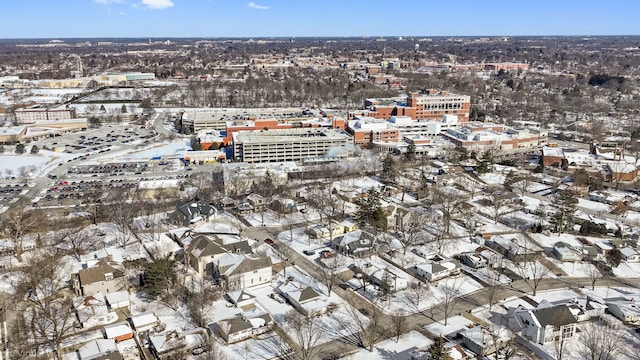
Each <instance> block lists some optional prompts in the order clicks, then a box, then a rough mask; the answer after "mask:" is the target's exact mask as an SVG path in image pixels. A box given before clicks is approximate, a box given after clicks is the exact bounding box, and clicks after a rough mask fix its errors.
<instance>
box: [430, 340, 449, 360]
mask: <svg viewBox="0 0 640 360" xmlns="http://www.w3.org/2000/svg"><path fill="white" fill-rule="evenodd" d="M444 344H445V341H444V338H442V336H440V337H438V338H437V339H436V340H435V341H434V342H433V344H431V346H429V350H428V351H429V360H444V359H445V358H446V357H447V351H446V349H445V347H444Z"/></svg>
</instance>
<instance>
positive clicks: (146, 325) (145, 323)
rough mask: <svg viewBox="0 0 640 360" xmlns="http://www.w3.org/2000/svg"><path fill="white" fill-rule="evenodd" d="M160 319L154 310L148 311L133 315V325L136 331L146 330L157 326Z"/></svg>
mask: <svg viewBox="0 0 640 360" xmlns="http://www.w3.org/2000/svg"><path fill="white" fill-rule="evenodd" d="M159 322H160V320H159V319H158V317H157V316H156V314H154V313H153V312H146V313H142V314H138V315H133V316H131V325H133V328H134V329H136V331H138V332H140V331H146V330H149V329H152V328H153V327H154V326H156V325H157V324H158V323H159Z"/></svg>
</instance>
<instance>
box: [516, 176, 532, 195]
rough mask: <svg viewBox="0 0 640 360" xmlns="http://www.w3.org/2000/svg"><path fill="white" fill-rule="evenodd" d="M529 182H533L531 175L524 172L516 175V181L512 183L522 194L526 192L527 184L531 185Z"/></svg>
mask: <svg viewBox="0 0 640 360" xmlns="http://www.w3.org/2000/svg"><path fill="white" fill-rule="evenodd" d="M531 183H533V177H532V176H531V174H529V173H526V174H523V175H520V176H518V181H517V182H516V183H515V184H514V185H515V189H516V190H518V191H519V192H520V195H521V196H524V194H526V192H527V189H529V186H531Z"/></svg>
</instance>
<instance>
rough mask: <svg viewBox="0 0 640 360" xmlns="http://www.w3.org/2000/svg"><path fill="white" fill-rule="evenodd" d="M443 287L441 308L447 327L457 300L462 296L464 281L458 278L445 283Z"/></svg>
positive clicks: (440, 296)
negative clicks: (461, 289)
mask: <svg viewBox="0 0 640 360" xmlns="http://www.w3.org/2000/svg"><path fill="white" fill-rule="evenodd" d="M442 285H443V286H442V294H440V295H439V300H440V305H439V307H440V309H441V310H442V313H443V315H444V326H447V321H448V320H449V316H450V315H451V314H452V313H453V310H454V308H455V299H456V298H457V297H458V296H460V288H461V287H462V281H460V280H459V278H458V279H454V280H453V281H444V284H442Z"/></svg>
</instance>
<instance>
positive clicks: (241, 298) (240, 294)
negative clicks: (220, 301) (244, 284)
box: [224, 289, 256, 307]
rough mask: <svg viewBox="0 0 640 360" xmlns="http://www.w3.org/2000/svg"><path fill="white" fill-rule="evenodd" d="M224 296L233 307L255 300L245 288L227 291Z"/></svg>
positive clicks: (249, 303)
mask: <svg viewBox="0 0 640 360" xmlns="http://www.w3.org/2000/svg"><path fill="white" fill-rule="evenodd" d="M224 296H225V298H226V299H227V300H228V301H229V302H231V303H232V304H233V305H234V306H235V307H245V306H248V305H251V304H254V303H255V302H256V296H255V295H254V294H252V293H250V292H249V291H247V290H245V289H240V290H234V291H229V292H228V293H226V294H225V295H224Z"/></svg>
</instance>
